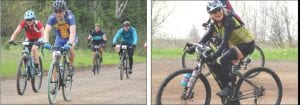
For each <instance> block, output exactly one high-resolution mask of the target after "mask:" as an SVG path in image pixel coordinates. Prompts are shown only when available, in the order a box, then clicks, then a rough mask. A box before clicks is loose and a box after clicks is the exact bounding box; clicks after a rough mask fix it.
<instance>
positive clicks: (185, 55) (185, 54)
mask: <svg viewBox="0 0 300 105" xmlns="http://www.w3.org/2000/svg"><path fill="white" fill-rule="evenodd" d="M188 55H191V56H188ZM195 58H196V60H194V59H195ZM188 59H192V60H191V61H192V62H193V63H195V64H191V65H188V64H190V63H189V62H188V61H187V60H188ZM197 60H198V58H197V55H196V53H195V52H194V53H192V54H189V53H188V52H187V50H184V52H183V54H182V57H181V64H182V67H183V68H191V67H195V65H196V63H197Z"/></svg>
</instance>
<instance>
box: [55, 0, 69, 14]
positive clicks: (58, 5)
mask: <svg viewBox="0 0 300 105" xmlns="http://www.w3.org/2000/svg"><path fill="white" fill-rule="evenodd" d="M52 7H53V10H54V11H65V10H66V9H67V6H66V2H65V1H64V0H56V1H54V2H53V5H52Z"/></svg>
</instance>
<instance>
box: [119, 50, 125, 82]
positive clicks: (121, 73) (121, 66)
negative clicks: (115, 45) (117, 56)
mask: <svg viewBox="0 0 300 105" xmlns="http://www.w3.org/2000/svg"><path fill="white" fill-rule="evenodd" d="M124 63H125V61H124V57H123V54H122V56H121V63H120V79H121V80H123V74H124V68H125V67H124Z"/></svg>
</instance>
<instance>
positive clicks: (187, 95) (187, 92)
mask: <svg viewBox="0 0 300 105" xmlns="http://www.w3.org/2000/svg"><path fill="white" fill-rule="evenodd" d="M198 76H199V71H198V70H197V69H195V70H193V73H192V76H191V78H190V79H189V82H188V84H187V87H184V92H183V94H182V96H181V99H183V100H187V99H192V98H194V93H193V89H194V86H195V84H196V82H197V78H198Z"/></svg>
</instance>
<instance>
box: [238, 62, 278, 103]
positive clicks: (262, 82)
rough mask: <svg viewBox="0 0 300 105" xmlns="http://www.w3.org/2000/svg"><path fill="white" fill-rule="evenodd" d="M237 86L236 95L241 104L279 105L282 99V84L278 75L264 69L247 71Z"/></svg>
mask: <svg viewBox="0 0 300 105" xmlns="http://www.w3.org/2000/svg"><path fill="white" fill-rule="evenodd" d="M253 74H258V75H255V76H253ZM237 86H238V89H237V92H236V93H238V98H239V99H240V103H241V104H264V105H265V104H273V105H274V104H275V105H279V104H280V102H281V99H282V84H281V81H280V79H279V77H278V75H277V74H276V73H275V72H274V71H272V70H271V69H268V68H265V67H258V68H253V69H251V70H249V71H247V72H246V73H245V74H244V75H243V78H241V79H239V81H238V83H237Z"/></svg>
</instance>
